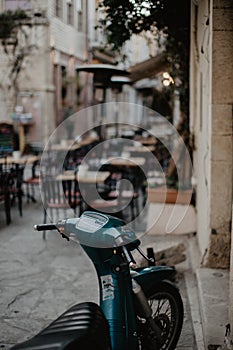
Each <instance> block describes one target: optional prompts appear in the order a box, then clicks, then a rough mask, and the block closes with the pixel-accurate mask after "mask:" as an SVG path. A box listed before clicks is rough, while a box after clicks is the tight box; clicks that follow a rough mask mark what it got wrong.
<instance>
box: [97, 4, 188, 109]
mask: <svg viewBox="0 0 233 350" xmlns="http://www.w3.org/2000/svg"><path fill="white" fill-rule="evenodd" d="M99 8H102V9H104V13H105V18H104V19H102V20H100V23H99V27H100V28H102V29H103V31H104V33H105V34H106V36H107V41H108V44H109V45H110V47H111V48H112V50H114V51H118V52H119V50H120V49H121V48H122V46H123V45H124V43H125V42H126V41H127V40H129V39H130V38H131V36H132V35H133V34H140V33H142V32H145V31H151V32H154V28H155V27H156V28H157V29H158V31H160V32H163V34H164V35H165V36H166V53H167V60H168V62H169V64H170V74H171V76H172V77H173V79H174V81H175V82H176V88H178V89H179V93H180V99H181V108H182V110H183V112H184V113H185V114H187V113H188V95H189V92H188V80H189V36H190V35H189V23H190V1H187V0H100V2H99ZM170 89H173V87H172V86H171V87H170Z"/></svg>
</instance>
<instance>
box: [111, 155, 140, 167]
mask: <svg viewBox="0 0 233 350" xmlns="http://www.w3.org/2000/svg"><path fill="white" fill-rule="evenodd" d="M106 163H107V164H111V165H112V166H114V167H130V168H131V167H138V166H143V165H144V164H145V158H143V157H129V159H125V158H123V157H120V156H119V157H114V158H108V160H107V162H106Z"/></svg>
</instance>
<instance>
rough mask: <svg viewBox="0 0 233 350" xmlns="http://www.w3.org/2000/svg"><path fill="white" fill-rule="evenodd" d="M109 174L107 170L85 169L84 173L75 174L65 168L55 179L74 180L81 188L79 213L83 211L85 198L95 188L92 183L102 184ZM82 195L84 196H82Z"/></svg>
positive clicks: (89, 195)
mask: <svg viewBox="0 0 233 350" xmlns="http://www.w3.org/2000/svg"><path fill="white" fill-rule="evenodd" d="M110 175H111V173H110V172H109V171H85V173H78V172H77V174H75V173H74V171H70V170H67V171H65V172H63V173H62V174H60V175H58V176H57V177H56V180H57V181H74V180H76V181H77V183H78V185H79V188H80V187H82V185H83V187H82V188H81V191H80V200H81V204H80V213H82V212H83V210H84V208H85V202H86V199H87V198H89V197H91V195H92V194H93V193H95V192H94V191H95V190H96V188H95V189H94V188H93V185H96V184H103V183H104V182H105V180H107V178H108V177H109V176H110ZM83 196H85V197H84V198H83Z"/></svg>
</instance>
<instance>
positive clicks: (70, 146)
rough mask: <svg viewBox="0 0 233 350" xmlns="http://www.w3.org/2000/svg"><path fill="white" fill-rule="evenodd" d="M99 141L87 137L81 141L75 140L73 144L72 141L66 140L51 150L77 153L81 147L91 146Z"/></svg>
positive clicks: (53, 146)
mask: <svg viewBox="0 0 233 350" xmlns="http://www.w3.org/2000/svg"><path fill="white" fill-rule="evenodd" d="M96 141H98V138H97V137H87V138H85V139H83V140H82V139H81V140H74V141H73V142H72V141H71V142H70V140H64V142H62V141H61V143H58V144H53V145H51V147H50V148H49V150H52V151H67V152H69V151H76V150H77V149H80V148H81V147H84V146H88V145H91V144H92V143H93V142H96Z"/></svg>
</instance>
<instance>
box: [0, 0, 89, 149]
mask: <svg viewBox="0 0 233 350" xmlns="http://www.w3.org/2000/svg"><path fill="white" fill-rule="evenodd" d="M87 6H88V2H86V1H83V0H80V1H74V0H67V1H63V0H42V1H36V0H24V1H23V0H17V1H12V0H1V1H0V11H1V13H3V12H5V11H7V10H12V11H15V10H17V9H21V10H23V11H24V12H25V13H26V14H27V15H28V16H29V19H27V20H24V21H22V26H21V27H20V30H19V31H18V32H17V41H18V46H17V47H14V52H12V46H11V45H10V41H9V44H8V43H7V49H8V51H9V52H8V54H6V53H5V52H4V48H3V45H1V48H0V50H1V55H0V67H1V72H2V73H1V82H3V83H2V84H1V96H0V106H1V110H2V111H4V112H3V113H2V114H1V116H0V118H1V119H2V120H3V119H4V120H9V121H10V120H11V117H12V113H14V112H15V107H16V106H22V107H23V108H22V109H23V112H24V113H30V114H31V115H32V122H31V123H30V125H29V126H28V127H27V142H29V143H30V142H42V144H44V143H45V142H46V140H47V139H48V137H49V135H50V134H51V133H52V131H53V130H54V128H55V127H56V126H57V125H58V124H59V123H60V122H61V121H62V120H63V114H64V110H65V109H66V108H67V106H68V105H69V104H71V103H72V106H73V108H74V110H76V109H77V108H78V107H79V104H80V103H81V102H80V96H81V85H82V83H81V82H80V81H79V80H80V79H79V77H78V74H77V72H76V71H75V66H76V65H77V64H82V63H84V62H86V61H87V59H88V48H87V46H88V39H87V38H88V33H87V28H88V25H87V12H88V8H87ZM21 29H22V30H21ZM22 32H23V34H22ZM24 33H26V35H25V36H24ZM26 39H27V41H26ZM20 54H21V56H22V55H24V59H23V62H22V64H21V67H20V72H19V74H18V75H17V79H15V81H14V80H12V75H11V71H12V62H13V63H14V60H15V58H16V57H17V55H18V56H19V57H20ZM3 72H5V73H4V74H3ZM6 72H7V73H8V74H6ZM16 85H17V86H16ZM7 86H11V87H12V91H11V94H10V93H9V90H10V89H7V88H6V87H7ZM4 87H5V89H4ZM15 87H16V88H17V89H15ZM16 127H17V126H16Z"/></svg>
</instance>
